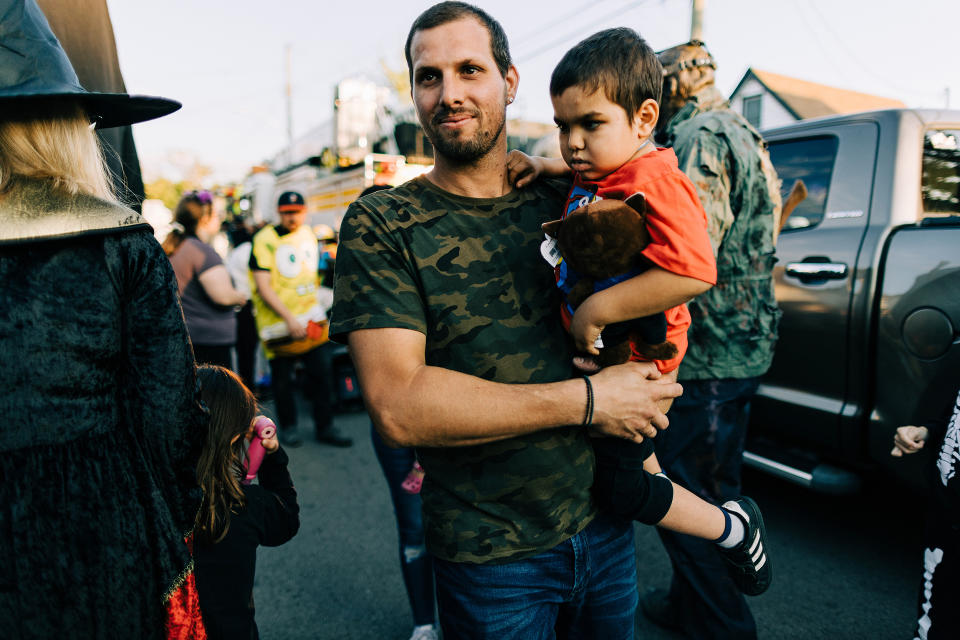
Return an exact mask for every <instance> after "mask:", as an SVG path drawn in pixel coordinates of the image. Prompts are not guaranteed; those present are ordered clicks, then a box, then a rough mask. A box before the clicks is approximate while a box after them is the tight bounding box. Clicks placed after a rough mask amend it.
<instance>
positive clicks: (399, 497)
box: [370, 426, 436, 626]
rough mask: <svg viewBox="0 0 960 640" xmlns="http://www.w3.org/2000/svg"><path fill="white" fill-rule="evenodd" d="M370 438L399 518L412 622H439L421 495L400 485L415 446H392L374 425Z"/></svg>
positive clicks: (394, 509)
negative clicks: (410, 447) (412, 493)
mask: <svg viewBox="0 0 960 640" xmlns="http://www.w3.org/2000/svg"><path fill="white" fill-rule="evenodd" d="M370 439H371V440H372V441H373V451H374V453H376V454H377V461H378V462H379V463H380V468H381V469H383V477H384V478H386V480H387V486H388V487H389V488H390V500H391V501H392V502H393V514H394V516H395V517H396V519H397V535H398V537H399V539H400V572H401V573H402V574H403V584H404V586H405V587H406V588H407V598H408V599H409V600H410V610H411V611H412V612H413V623H414V624H415V625H417V626H419V625H422V624H433V623H434V622H436V615H435V612H434V602H435V599H434V595H433V562H432V559H431V557H430V554H428V553H427V548H426V546H425V544H424V542H425V540H424V532H423V518H422V515H421V506H420V496H419V495H411V494H409V493H407V492H406V491H404V490H403V489H402V488H400V485H401V484H402V483H403V480H404V478H406V477H407V474H408V473H409V472H410V469H411V468H413V461H414V460H415V459H416V457H415V456H414V452H413V449H409V448H401V449H391V448H390V447H388V446H387V445H386V444H384V442H383V439H381V438H380V434H378V433H377V431H376V429H374V428H373V427H372V426H371V428H370Z"/></svg>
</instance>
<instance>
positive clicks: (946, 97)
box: [943, 87, 950, 109]
mask: <svg viewBox="0 0 960 640" xmlns="http://www.w3.org/2000/svg"><path fill="white" fill-rule="evenodd" d="M943 98H944V101H945V102H946V104H945V105H944V107H945V108H947V109H949V108H950V87H944V88H943Z"/></svg>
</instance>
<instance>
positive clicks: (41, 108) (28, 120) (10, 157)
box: [0, 100, 117, 202]
mask: <svg viewBox="0 0 960 640" xmlns="http://www.w3.org/2000/svg"><path fill="white" fill-rule="evenodd" d="M25 114H30V115H29V116H27V115H25ZM22 178H32V179H36V180H49V181H51V182H52V183H53V185H54V187H56V188H58V189H60V190H63V191H65V192H67V193H69V194H71V195H76V194H78V193H85V194H88V195H92V196H96V197H98V198H102V199H104V200H109V201H111V202H116V200H117V198H116V196H115V195H114V192H113V188H112V186H111V182H110V179H109V177H108V173H107V169H106V164H105V163H104V158H103V151H102V150H101V149H100V144H99V142H98V141H97V136H96V134H95V133H94V132H93V129H92V128H91V127H90V119H89V118H88V117H87V115H86V113H85V112H84V110H83V109H82V108H81V106H80V105H79V103H77V102H76V101H74V100H68V101H64V102H61V103H59V104H52V103H50V102H49V101H43V102H39V101H17V103H16V106H14V107H6V108H4V109H3V111H2V112H0V194H3V193H6V192H7V191H9V190H10V189H11V188H13V185H14V183H15V182H16V181H17V179H22Z"/></svg>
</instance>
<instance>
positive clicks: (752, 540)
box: [718, 497, 773, 596]
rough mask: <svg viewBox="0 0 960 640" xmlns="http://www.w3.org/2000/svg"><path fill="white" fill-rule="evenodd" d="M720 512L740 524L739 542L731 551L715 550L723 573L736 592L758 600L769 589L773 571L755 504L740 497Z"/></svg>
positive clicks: (727, 504)
mask: <svg viewBox="0 0 960 640" xmlns="http://www.w3.org/2000/svg"><path fill="white" fill-rule="evenodd" d="M723 508H724V509H726V510H727V511H729V512H730V513H731V514H733V515H734V516H736V517H738V518H740V519H741V520H743V524H744V529H745V530H746V534H745V535H744V537H743V542H741V543H740V544H738V545H737V546H735V547H733V548H732V549H718V550H719V551H720V553H721V555H723V558H724V559H725V560H726V561H727V565H728V566H727V571H728V572H729V573H730V577H731V578H733V581H734V582H735V583H736V585H737V588H738V589H740V591H742V592H743V593H745V594H746V595H748V596H758V595H760V594H761V593H763V592H764V591H766V590H767V588H768V587H769V586H770V582H771V581H772V580H773V569H772V567H771V566H770V558H769V557H768V555H767V552H768V549H767V530H766V528H765V527H764V526H763V516H761V515H760V508H759V507H757V503H756V502H754V501H753V500H751V499H750V498H747V497H740V498H738V499H736V500H730V501H729V502H725V503H723Z"/></svg>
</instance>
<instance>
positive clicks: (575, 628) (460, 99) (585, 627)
mask: <svg viewBox="0 0 960 640" xmlns="http://www.w3.org/2000/svg"><path fill="white" fill-rule="evenodd" d="M407 61H408V65H409V68H410V75H411V87H412V97H413V101H414V105H415V106H416V109H417V114H418V117H419V119H420V122H421V124H422V126H423V128H424V131H425V133H426V134H427V135H428V137H429V138H430V140H431V142H432V143H433V146H434V148H435V150H436V151H435V166H434V168H433V169H432V170H431V171H430V172H429V173H428V174H426V175H425V176H421V177H419V178H417V179H415V180H412V181H410V182H407V183H406V184H403V185H401V186H399V187H396V188H395V189H392V190H388V191H379V192H376V193H372V194H369V195H367V196H365V197H363V198H361V199H360V200H359V201H358V202H356V203H354V204H353V205H351V207H350V209H349V211H348V212H347V214H346V217H345V218H344V221H343V224H342V226H341V229H340V231H341V235H340V245H339V248H338V255H337V269H336V283H335V301H334V307H333V310H332V314H331V315H332V321H331V322H332V324H331V329H330V333H331V335H332V336H333V338H334V339H335V340H341V341H347V342H348V343H349V345H350V350H351V354H352V356H353V359H354V361H355V363H356V365H357V370H358V374H359V377H360V382H361V387H362V388H363V392H364V398H365V401H366V405H367V408H368V410H369V412H370V415H371V417H372V419H373V421H374V424H375V426H376V428H377V430H378V432H379V433H380V435H381V436H382V437H383V440H384V441H385V442H387V444H390V445H392V446H415V447H416V448H417V454H418V457H419V460H420V462H421V464H422V466H423V468H424V470H425V472H426V478H425V480H424V484H423V488H422V490H421V497H422V499H423V511H424V520H425V528H426V540H425V543H426V547H427V550H428V551H429V552H430V553H431V554H432V555H433V556H434V567H435V572H436V578H437V600H438V605H439V610H440V623H441V626H442V627H443V629H444V635H445V637H449V638H498V639H500V638H531V637H551V636H552V635H553V634H554V632H555V629H559V630H560V632H561V633H563V634H564V635H565V636H570V637H596V638H628V637H632V635H633V625H634V611H635V608H636V603H637V592H636V562H635V559H634V551H633V529H632V525H631V523H628V522H624V521H619V520H616V519H615V518H613V517H611V516H608V515H606V514H602V513H601V514H598V513H597V510H596V507H595V506H594V504H593V501H592V499H591V497H590V487H591V485H592V482H593V466H594V462H593V452H592V449H591V446H590V443H589V439H588V437H587V436H588V428H587V426H585V425H592V427H593V428H594V429H596V430H597V431H599V432H601V433H602V434H605V435H608V436H616V437H622V438H627V439H632V440H639V439H642V437H643V436H652V435H654V434H655V433H656V430H657V429H656V428H657V427H660V428H662V427H665V426H666V422H665V416H663V414H662V413H660V412H659V409H658V408H657V407H656V404H655V403H656V401H657V400H658V399H660V398H666V397H675V396H676V395H678V394H679V393H680V391H681V389H680V387H679V385H676V384H670V383H667V382H664V381H661V380H655V379H653V378H657V377H658V376H659V374H657V373H656V371H655V367H653V366H652V365H651V364H649V363H629V364H627V365H621V366H619V367H612V368H610V369H607V370H605V371H603V372H600V373H598V374H597V375H595V376H593V377H592V383H588V382H585V380H584V379H581V378H580V377H579V376H577V375H576V374H575V373H574V372H573V371H572V368H571V356H572V351H571V346H570V343H569V340H568V338H567V337H566V334H565V332H564V330H563V327H562V326H561V324H560V322H559V320H558V317H557V313H556V309H557V305H558V302H559V301H558V299H557V294H556V287H555V286H554V282H553V273H552V270H551V269H550V268H549V265H547V264H546V262H544V261H543V259H542V258H541V257H540V251H539V247H540V243H541V242H542V240H543V237H544V236H543V232H542V230H541V229H540V225H541V224H542V223H543V222H546V221H547V220H549V219H551V218H552V217H554V216H555V215H556V211H558V210H559V207H560V205H561V203H562V201H563V199H564V197H565V193H566V191H565V186H564V185H552V184H549V183H547V182H545V181H541V182H539V183H537V184H534V185H531V186H529V187H526V188H524V189H523V190H516V189H514V188H513V187H512V186H511V184H510V183H509V182H508V180H507V171H506V155H507V145H506V131H505V128H504V124H505V120H506V108H507V104H508V103H510V102H512V100H513V96H514V95H515V94H516V91H517V85H518V77H517V71H516V69H515V68H514V67H513V65H512V63H511V61H510V54H509V50H508V48H507V43H506V37H505V35H504V34H503V31H502V28H501V27H500V25H499V24H498V23H497V22H496V21H494V20H493V19H492V18H490V16H488V15H487V14H486V13H484V12H483V11H481V10H479V9H477V8H476V7H471V6H470V5H466V4H463V3H459V2H458V3H441V4H439V5H435V6H434V7H432V8H430V9H428V10H427V11H425V12H424V13H423V14H422V15H421V16H420V17H419V18H417V20H416V21H415V22H414V24H413V27H412V28H411V30H410V35H409V37H408V41H407ZM591 388H592V392H591ZM591 414H592V415H591Z"/></svg>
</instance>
